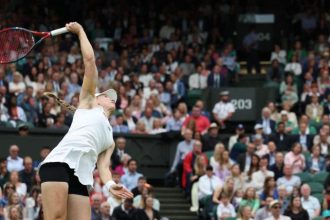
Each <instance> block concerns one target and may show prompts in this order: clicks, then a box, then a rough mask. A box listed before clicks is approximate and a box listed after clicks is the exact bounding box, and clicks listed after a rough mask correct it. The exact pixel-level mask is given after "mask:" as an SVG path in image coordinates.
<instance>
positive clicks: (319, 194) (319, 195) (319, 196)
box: [312, 193, 324, 205]
mask: <svg viewBox="0 0 330 220" xmlns="http://www.w3.org/2000/svg"><path fill="white" fill-rule="evenodd" d="M312 196H314V197H315V198H317V199H318V200H319V202H320V204H321V205H322V204H323V197H324V195H323V194H322V193H314V194H312Z"/></svg>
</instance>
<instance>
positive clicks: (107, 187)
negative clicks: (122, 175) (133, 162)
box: [105, 180, 116, 191]
mask: <svg viewBox="0 0 330 220" xmlns="http://www.w3.org/2000/svg"><path fill="white" fill-rule="evenodd" d="M114 185H116V183H115V181H113V180H109V181H108V182H107V183H106V184H105V188H106V189H107V190H108V191H109V190H110V188H111V187H112V186H114Z"/></svg>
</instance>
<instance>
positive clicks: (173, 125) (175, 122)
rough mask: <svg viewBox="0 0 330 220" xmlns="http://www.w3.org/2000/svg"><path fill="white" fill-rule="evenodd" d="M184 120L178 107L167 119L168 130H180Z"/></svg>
mask: <svg viewBox="0 0 330 220" xmlns="http://www.w3.org/2000/svg"><path fill="white" fill-rule="evenodd" d="M182 123H183V120H182V119H181V113H180V111H179V110H178V109H175V110H174V114H173V116H172V117H170V118H169V119H168V120H167V121H166V130H167V131H180V130H181V127H182Z"/></svg>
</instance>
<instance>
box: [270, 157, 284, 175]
mask: <svg viewBox="0 0 330 220" xmlns="http://www.w3.org/2000/svg"><path fill="white" fill-rule="evenodd" d="M283 168H284V155H283V153H282V152H276V155H275V163H274V164H273V165H271V166H270V168H269V170H271V171H273V172H274V178H275V180H276V181H277V180H278V178H280V177H282V176H283Z"/></svg>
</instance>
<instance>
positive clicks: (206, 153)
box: [204, 150, 214, 160]
mask: <svg viewBox="0 0 330 220" xmlns="http://www.w3.org/2000/svg"><path fill="white" fill-rule="evenodd" d="M204 153H205V155H206V156H207V159H208V160H210V158H211V157H212V156H213V153H214V151H213V150H210V151H206V152H204Z"/></svg>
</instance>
